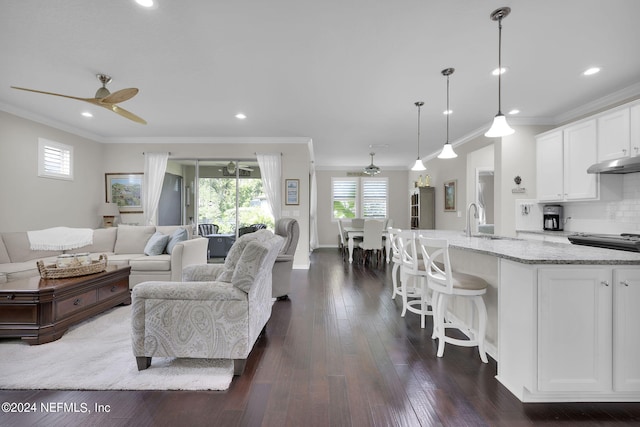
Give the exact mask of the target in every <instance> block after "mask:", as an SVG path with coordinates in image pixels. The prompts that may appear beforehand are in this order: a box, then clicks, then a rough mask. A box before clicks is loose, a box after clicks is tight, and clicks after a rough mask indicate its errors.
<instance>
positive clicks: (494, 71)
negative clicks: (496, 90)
mask: <svg viewBox="0 0 640 427" xmlns="http://www.w3.org/2000/svg"><path fill="white" fill-rule="evenodd" d="M507 71H509V68H507V67H502V68H500V72H499V73H498V69H497V68H496V69H495V70H493V71H492V72H491V75H494V76H497V75H498V74H504V73H506V72H507Z"/></svg>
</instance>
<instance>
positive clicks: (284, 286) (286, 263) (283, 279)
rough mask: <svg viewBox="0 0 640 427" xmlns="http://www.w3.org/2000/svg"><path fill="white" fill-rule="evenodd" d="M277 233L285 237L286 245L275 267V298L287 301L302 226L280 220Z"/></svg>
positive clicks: (291, 219)
mask: <svg viewBox="0 0 640 427" xmlns="http://www.w3.org/2000/svg"><path fill="white" fill-rule="evenodd" d="M275 233H276V234H277V235H278V236H282V237H284V239H285V240H284V245H282V249H280V253H279V254H278V257H277V258H276V263H275V264H274V265H273V297H274V298H278V299H279V300H283V299H287V298H288V294H289V291H290V290H291V270H292V269H293V256H294V255H295V253H296V248H297V247H298V239H299V237H300V226H299V225H298V221H296V220H295V219H293V218H280V219H279V220H278V221H276V225H275Z"/></svg>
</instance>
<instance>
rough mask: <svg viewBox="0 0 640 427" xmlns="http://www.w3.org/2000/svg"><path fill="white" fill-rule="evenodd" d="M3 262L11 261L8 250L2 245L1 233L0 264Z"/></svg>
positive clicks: (0, 236)
mask: <svg viewBox="0 0 640 427" xmlns="http://www.w3.org/2000/svg"><path fill="white" fill-rule="evenodd" d="M5 262H11V258H9V252H7V247H6V246H5V245H4V240H2V235H0V264H4V263H5Z"/></svg>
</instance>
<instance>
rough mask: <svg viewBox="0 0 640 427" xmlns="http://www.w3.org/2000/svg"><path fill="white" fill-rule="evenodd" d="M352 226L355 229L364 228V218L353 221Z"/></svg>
mask: <svg viewBox="0 0 640 427" xmlns="http://www.w3.org/2000/svg"><path fill="white" fill-rule="evenodd" d="M351 226H352V227H353V228H364V218H353V219H351Z"/></svg>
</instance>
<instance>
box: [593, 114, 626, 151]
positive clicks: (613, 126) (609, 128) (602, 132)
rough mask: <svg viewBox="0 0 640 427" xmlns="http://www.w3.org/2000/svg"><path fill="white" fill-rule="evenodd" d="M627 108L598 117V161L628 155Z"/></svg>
mask: <svg viewBox="0 0 640 427" xmlns="http://www.w3.org/2000/svg"><path fill="white" fill-rule="evenodd" d="M629 137H630V132H629V109H628V108H624V109H622V110H618V111H614V112H613V113H609V114H606V115H604V116H601V117H598V161H599V162H602V161H605V160H613V159H619V158H621V157H627V156H628V155H629Z"/></svg>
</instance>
